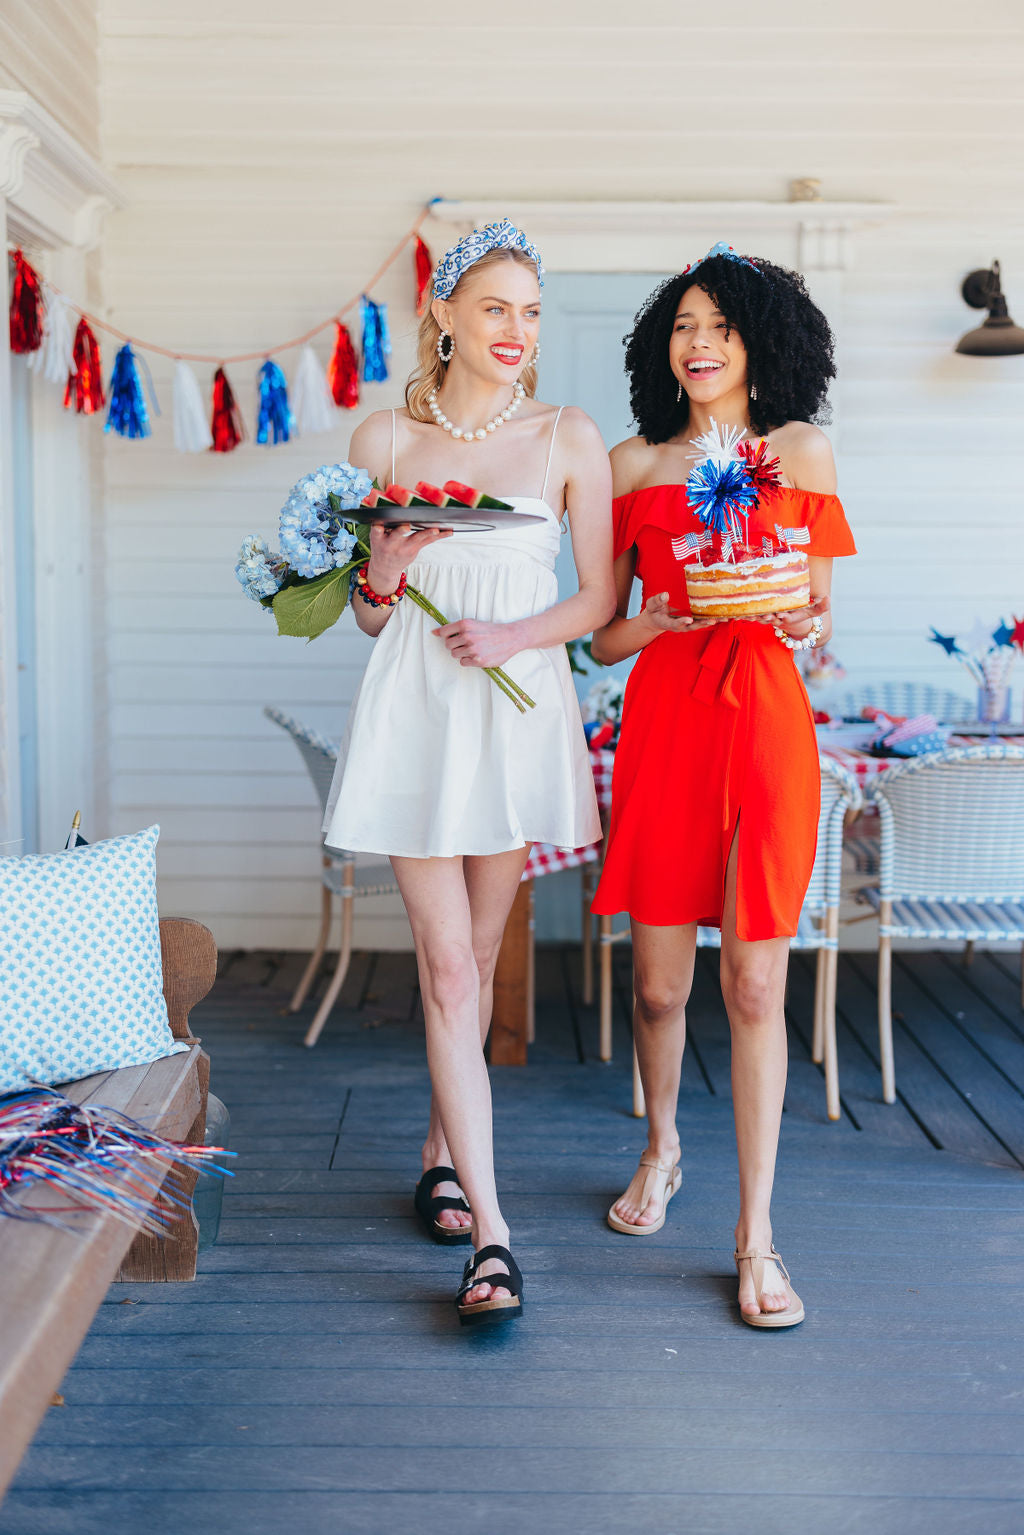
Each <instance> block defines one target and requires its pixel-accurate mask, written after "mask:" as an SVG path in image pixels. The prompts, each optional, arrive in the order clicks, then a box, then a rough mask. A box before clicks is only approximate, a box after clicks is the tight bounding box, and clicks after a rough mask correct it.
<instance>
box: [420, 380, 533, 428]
mask: <svg viewBox="0 0 1024 1535" xmlns="http://www.w3.org/2000/svg"><path fill="white" fill-rule="evenodd" d="M525 399H526V390H525V389H524V388H523V386H522V384H521V383H520V382H519V380H518V379H516V381H515V383H514V384H513V385H512V404H511V405H507V406H506V407H505V409H504V410H500V411H499V412H498V414H497V415H496V416H493V417H492V418H491V420H490V421H485V422H484V424H483V426H478V427H477V429H476V431H475V432H474V430H473V428H472V427H471V426H467V427H463V426H453V425H452V423H451V422H450V421H449V420H448V417H447V416H446V415H445V413H444V411H443V410H442V409H441V407H440V405H438V403H437V390H436V389H432V390H431V391H430V393H429V394H428V395H427V405H428V406H429V407H430V414H431V415H432V416H433V418H434V421H435V422H436V424H437V425H438V426H439V427H440V428H441V430H442V431H443V432H449V433H450V434H451V435H452V437H454V439H455V441H456V442H460V441H461V442H474V441H476V442H483V440H484V438H485V437H487V436H489V435H490V433H491V432H494V431H496V430H497V428H498V427H499V426H504V425H505V422H506V421H511V419H512V417H513V416H514V415H515V413H516V411H517V410H518V409H519V407H520V405H522V403H523V401H524V400H525Z"/></svg>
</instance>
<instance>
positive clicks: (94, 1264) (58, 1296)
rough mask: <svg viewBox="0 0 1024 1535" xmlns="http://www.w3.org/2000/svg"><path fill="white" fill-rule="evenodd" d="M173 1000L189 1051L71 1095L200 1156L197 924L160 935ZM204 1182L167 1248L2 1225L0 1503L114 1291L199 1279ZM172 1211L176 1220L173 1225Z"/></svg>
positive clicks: (112, 1235) (113, 1228)
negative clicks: (194, 1023)
mask: <svg viewBox="0 0 1024 1535" xmlns="http://www.w3.org/2000/svg"><path fill="white" fill-rule="evenodd" d="M160 941H161V945H162V949H163V967H164V996H165V997H166V999H167V1011H168V1015H169V1017H170V1022H171V1030H172V1032H173V1034H174V1036H175V1038H176V1039H184V1040H188V1041H189V1043H190V1045H191V1048H190V1049H189V1050H188V1051H187V1052H185V1051H182V1052H181V1053H180V1054H178V1055H169V1056H165V1057H164V1058H163V1059H162V1060H159V1061H155V1062H153V1064H152V1065H150V1066H130V1067H125V1068H124V1069H122V1070H120V1071H107V1072H102V1073H100V1074H99V1075H98V1076H94V1077H85V1078H83V1079H82V1080H81V1081H80V1082H74V1083H72V1084H71V1085H70V1086H68V1087H65V1088H64V1091H65V1092H66V1094H67V1096H68V1097H69V1098H72V1099H74V1101H75V1102H76V1103H95V1104H99V1105H102V1106H103V1107H104V1108H111V1109H117V1110H119V1111H120V1112H121V1113H123V1114H127V1115H128V1116H129V1117H130V1118H132V1119H137V1120H139V1121H140V1123H142V1124H144V1125H145V1126H146V1127H147V1129H151V1130H156V1131H158V1132H159V1133H160V1134H161V1135H163V1136H166V1137H167V1138H168V1139H170V1140H180V1141H186V1142H188V1143H190V1144H193V1145H196V1144H198V1145H202V1142H203V1136H204V1133H205V1129H206V1099H207V1093H208V1089H209V1081H210V1062H209V1057H208V1056H207V1055H206V1054H205V1052H204V1051H203V1050H202V1049H201V1048H200V1044H199V1041H198V1040H197V1039H196V1038H195V1036H194V1035H193V1034H192V1032H191V1030H190V1029H189V1023H188V1015H189V1010H190V1009H191V1008H192V1007H194V1006H195V1004H196V1003H197V1002H199V1001H201V1000H202V998H203V997H205V996H206V994H207V992H208V991H209V990H210V987H211V986H212V985H213V982H214V979H215V976H216V973H217V949H216V945H215V944H214V941H213V935H212V933H210V932H209V930H208V929H207V928H205V927H203V926H202V925H201V924H200V923H198V922H187V921H166V922H161V923H160ZM196 1177H197V1174H196V1172H195V1171H188V1172H185V1173H180V1172H179V1173H178V1174H176V1175H175V1180H174V1181H175V1187H176V1189H177V1190H179V1191H180V1193H181V1195H182V1197H187V1198H188V1200H189V1204H188V1206H187V1208H186V1209H185V1210H184V1211H181V1210H179V1209H176V1208H175V1207H173V1206H168V1205H166V1204H164V1202H163V1200H162V1198H161V1199H159V1200H158V1203H159V1204H161V1205H162V1206H163V1208H164V1209H165V1210H166V1211H167V1213H168V1216H169V1217H170V1229H169V1232H168V1234H167V1236H166V1237H162V1238H160V1237H152V1236H149V1235H147V1234H146V1233H144V1232H141V1231H138V1230H136V1231H135V1232H134V1233H133V1230H132V1227H131V1226H130V1225H129V1224H128V1223H127V1222H126V1221H124V1220H120V1219H118V1218H117V1217H116V1216H114V1215H110V1214H107V1213H105V1212H103V1211H99V1212H90V1213H89V1214H88V1215H86V1216H79V1217H77V1218H76V1221H75V1226H76V1229H75V1231H74V1232H69V1231H59V1230H57V1229H55V1228H54V1227H52V1226H46V1225H43V1224H41V1223H39V1222H33V1221H24V1222H23V1221H17V1220H13V1219H5V1218H2V1217H0V1292H2V1304H0V1496H2V1495H3V1492H4V1490H5V1489H6V1487H7V1485H8V1483H9V1482H10V1480H11V1478H12V1476H13V1475H14V1472H15V1470H16V1469H17V1466H18V1462H19V1461H20V1459H21V1457H22V1455H23V1453H24V1451H25V1449H26V1447H27V1446H28V1444H29V1443H30V1442H31V1439H32V1436H33V1434H34V1433H35V1431H36V1429H37V1427H38V1426H39V1422H40V1419H41V1418H42V1416H43V1414H44V1413H45V1411H46V1409H47V1407H48V1406H49V1405H50V1403H51V1400H52V1398H53V1393H54V1392H55V1391H56V1389H57V1387H58V1386H59V1385H60V1383H61V1381H62V1380H63V1378H64V1375H65V1372H66V1371H67V1368H68V1366H69V1365H70V1363H71V1361H72V1359H74V1357H75V1354H76V1353H77V1352H78V1348H79V1345H80V1344H81V1342H82V1339H83V1338H84V1337H85V1335H86V1333H87V1332H88V1330H89V1327H90V1325H91V1323H92V1319H93V1317H94V1316H95V1314H96V1311H97V1310H98V1308H99V1305H100V1303H101V1301H102V1300H103V1297H104V1295H105V1294H106V1292H107V1289H108V1287H109V1285H110V1283H111V1281H112V1280H114V1279H124V1280H134V1281H138V1280H183V1279H194V1278H195V1272H196V1254H197V1251H198V1237H199V1229H198V1226H197V1224H196V1219H195V1216H194V1214H193V1212H192V1207H191V1196H192V1190H193V1189H194V1187H195V1182H196ZM26 1203H30V1204H31V1206H32V1207H33V1208H36V1209H53V1208H57V1207H61V1206H63V1207H64V1208H65V1209H66V1204H67V1201H66V1196H65V1197H62V1196H61V1195H60V1194H59V1193H57V1192H56V1191H55V1190H53V1189H49V1188H33V1189H32V1190H31V1192H30V1194H27V1195H26ZM172 1210H173V1212H174V1213H173V1214H171V1212H172Z"/></svg>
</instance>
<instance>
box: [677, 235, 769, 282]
mask: <svg viewBox="0 0 1024 1535" xmlns="http://www.w3.org/2000/svg"><path fill="white" fill-rule="evenodd" d="M713 256H724V257H725V259H726V261H736V262H739V264H740V265H741V266H749V267H753V269H754V271H755V272H757V273H758V275H759V276H761V277H763V276H764V273H763V272H762V271H761V268H760V267H759V266H758V265H757V263H756V262H754V261H751V260H750V259H749V258H748V257H746V256H739V255H737V254H736V252H735V251H734V250H733V248H732V246H731V245H726V243H725V241H724V240H719V241H718V242H717V243H716V244H715V245H713V246H712V247H711V249H710V250H709V251H708V253H707V255H706V256H702V257H701V258H700V260H699V261H691V262H690V263H689V265H688V266H684V267H683V270H682V274H681V275H682V276H683V277H685V276H686V274H687V272H693V271H695V270H696V268H697V267H699V266H703V265H704V263H705V261H710V260H711V258H712V257H713Z"/></svg>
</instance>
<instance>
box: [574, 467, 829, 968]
mask: <svg viewBox="0 0 1024 1535" xmlns="http://www.w3.org/2000/svg"><path fill="white" fill-rule="evenodd" d="M614 515H615V555H616V558H617V557H618V556H619V555H620V554H622V553H623V551H624V550H626V549H628V548H630V546H631V545H633V544H635V545H636V549H637V564H636V573H637V575H638V577H639V578H640V580H641V581H642V583H643V599H644V602H645V603H646V601H647V599H648V598H649V597H650V596H652V595H654V594H656V593H658V592H668V594H669V598H670V600H671V604H672V606H673V608H675V609H676V610H677V611H678V612H681V613H688V612H689V610H690V609H689V604H688V602H687V600H686V583H685V578H684V576H683V570H684V566H683V563H682V562H681V561H680V560H679V559H677V558H676V556H675V554H674V552H673V548H672V540H673V539H678V538H680V537H681V536H682V535H684V534H686V533H690V532H695V533H699V532H701V531H702V524H701V523H700V522H699V521H698V519H697V517H696V516H695V515H694V513H693V511H692V510H691V508H690V504H689V501H688V500H687V496H686V487H685V486H683V485H654V486H650V487H648V488H646V489H644V490H638V491H634V492H633V493H632V494H630V495H628V496H619V497H618V498H617V499H616V501H615V503H614ZM776 524H778V525H779V526H781V527H783V528H785V529H790V528H806V529H808V530H809V532H810V542H809V543H808V544H803V545H801V547H802V548H804V549H805V550H806V552H807V553H808V554H811V555H823V556H831V555H844V554H855V553H856V549H855V547H854V542H853V536H852V534H851V533H850V529H849V526H848V524H847V521H846V517H845V515H844V513H843V509H842V506H841V505H840V503H839V500H838V498H837V497H836V496H827V495H819V494H817V493H815V492H811V491H803V490H793V489H785V488H783V489H780V490H778V491H776V492H775V493H774V494H772V495H771V496H762V497H761V500H760V503H759V504H758V505H757V506H755V507H754V508H753V509H752V511H751V513H750V517H749V522H748V540H749V542H750V543H751V544H753V545H754V547H758V546H759V545H760V542H761V535H762V534H764V533H768V534H771V533H774V531H775V526H776ZM820 795H821V777H820V773H819V768H818V746H817V741H816V739H815V734H814V721H813V718H812V716H811V707H810V703H809V702H808V698H807V693H806V691H805V690H804V685H803V682H802V680H801V678H800V675H799V673H798V672H797V669H796V666H795V664H794V661H793V654H792V652H791V651H790V650H788V649H787V648H786V647H785V646H784V645H782V644H781V643H780V641H779V639H778V638H777V636H776V635H775V633H774V632H773V630H772V627H771V626H770V625H769V624H755V623H749V622H744V621H742V620H733V621H731V622H729V623H721V624H717V625H715V627H714V628H711V629H699V630H697V631H695V632H694V633H692V634H673V633H664V634H659V635H658V637H657V639H654V640H652V641H651V642H650V644H649V645H647V646H645V648H644V649H643V650H642V651H641V652H640V654H639V656H638V657H637V661H636V665H635V666H634V668H633V671H632V673H631V674H630V678H629V682H628V684H627V686H626V695H625V701H624V705H623V711H622V730H621V735H620V739H619V745H618V749H617V751H616V754H615V771H614V776H613V779H612V810H611V827H610V835H609V840H608V853H607V857H606V859H605V865H604V872H603V874H602V877H601V882H600V884H599V886H598V889H597V895H596V897H595V900H594V906H593V909H594V911H595V912H599V913H604V914H611V913H614V912H620V911H628V912H629V913H630V915H631V916H633V917H635V918H636V920H637V921H639V922H644V923H649V924H651V925H652V926H656V927H664V926H675V925H677V924H683V923H688V922H698V923H700V924H701V925H702V926H705V927H721V925H722V905H723V900H724V895H725V869H726V863H727V861H728V858H729V851H730V849H731V847H732V844H733V839H734V838H735V837H738V865H737V895H736V932H737V935H738V936H739V937H740V938H743V939H747V940H750V939H757V938H781V937H786V936H792V935H793V934H794V933H795V932H796V928H797V921H798V918H799V915H800V907H801V905H802V903H803V898H804V894H805V893H806V890H807V885H808V882H809V880H810V877H811V867H812V865H813V863H814V852H815V846H816V841H817V829H818V809H819V804H820Z"/></svg>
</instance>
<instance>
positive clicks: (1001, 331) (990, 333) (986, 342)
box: [956, 261, 1024, 357]
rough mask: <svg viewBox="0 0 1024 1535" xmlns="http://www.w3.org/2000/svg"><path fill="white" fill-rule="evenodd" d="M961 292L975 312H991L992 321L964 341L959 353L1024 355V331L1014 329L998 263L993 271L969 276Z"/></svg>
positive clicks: (990, 318)
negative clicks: (1004, 295) (1022, 353)
mask: <svg viewBox="0 0 1024 1535" xmlns="http://www.w3.org/2000/svg"><path fill="white" fill-rule="evenodd" d="M960 291H961V293H962V294H963V298H964V302H965V303H966V304H970V306H971V308H972V309H987V310H988V318H987V319H986V320H984V321H983V322H982V323H981V325H979V326H978V327H977V328H976V329H975V330H969V331H968V332H967V334H966V335H965V336H961V337H960V340H959V341H958V342H957V344H956V350H957V351H958V352H963V353H964V354H966V356H968V357H1013V356H1015V355H1016V354H1017V353H1020V352H1024V330H1022V329H1021V327H1020V326H1019V325H1014V323H1013V321H1012V320H1011V319H1010V316H1009V314H1008V312H1007V309H1006V299H1005V298H1004V297H1003V289H1002V284H1001V282H1000V280H999V262H998V261H993V263H992V266H991V268H988V269H986V268H984V267H982V268H981V269H980V270H979V271H977V272H969V273H968V274H967V276H966V277H965V278H964V280H963V285H962V287H961V289H960Z"/></svg>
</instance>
